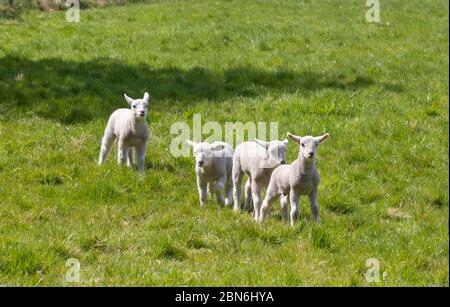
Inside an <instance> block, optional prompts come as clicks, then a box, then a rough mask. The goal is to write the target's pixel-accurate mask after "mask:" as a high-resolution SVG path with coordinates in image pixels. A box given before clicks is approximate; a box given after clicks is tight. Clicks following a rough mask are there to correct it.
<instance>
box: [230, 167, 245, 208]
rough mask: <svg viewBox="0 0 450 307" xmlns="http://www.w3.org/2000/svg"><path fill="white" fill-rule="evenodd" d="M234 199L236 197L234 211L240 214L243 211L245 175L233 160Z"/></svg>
mask: <svg viewBox="0 0 450 307" xmlns="http://www.w3.org/2000/svg"><path fill="white" fill-rule="evenodd" d="M231 176H232V180H233V197H234V207H233V210H234V211H236V212H238V211H240V210H241V185H242V176H243V173H242V172H241V169H240V167H239V163H238V162H236V161H234V160H233V172H232V175H231Z"/></svg>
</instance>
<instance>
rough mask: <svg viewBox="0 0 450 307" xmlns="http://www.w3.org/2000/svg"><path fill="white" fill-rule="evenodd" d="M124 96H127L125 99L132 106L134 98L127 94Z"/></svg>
mask: <svg viewBox="0 0 450 307" xmlns="http://www.w3.org/2000/svg"><path fill="white" fill-rule="evenodd" d="M123 97H125V101H126V102H127V103H128V104H129V105H130V106H131V104H132V103H133V98H130V97H128V96H127V94H123Z"/></svg>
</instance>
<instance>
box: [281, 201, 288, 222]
mask: <svg viewBox="0 0 450 307" xmlns="http://www.w3.org/2000/svg"><path fill="white" fill-rule="evenodd" d="M280 203H281V218H282V219H283V221H286V222H288V221H289V213H288V209H289V198H288V196H287V195H285V194H283V195H281V197H280Z"/></svg>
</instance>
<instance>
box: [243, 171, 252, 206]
mask: <svg viewBox="0 0 450 307" xmlns="http://www.w3.org/2000/svg"><path fill="white" fill-rule="evenodd" d="M250 180H251V179H250V178H248V179H247V182H246V183H245V209H246V210H248V211H250V210H252V207H253V201H252V184H251V181H250Z"/></svg>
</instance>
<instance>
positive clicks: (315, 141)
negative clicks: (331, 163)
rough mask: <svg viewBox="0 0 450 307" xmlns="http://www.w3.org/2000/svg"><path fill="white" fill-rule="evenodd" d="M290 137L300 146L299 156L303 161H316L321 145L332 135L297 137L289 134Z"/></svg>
mask: <svg viewBox="0 0 450 307" xmlns="http://www.w3.org/2000/svg"><path fill="white" fill-rule="evenodd" d="M288 136H289V137H290V138H291V139H292V140H294V141H295V142H296V143H298V144H299V154H300V156H301V157H302V158H303V159H306V160H314V158H315V157H316V153H317V148H318V146H319V144H320V143H322V142H323V141H325V140H326V139H328V138H329V137H330V135H329V134H328V133H327V134H324V135H322V136H317V137H313V136H302V137H300V136H297V135H293V134H291V133H288Z"/></svg>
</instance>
